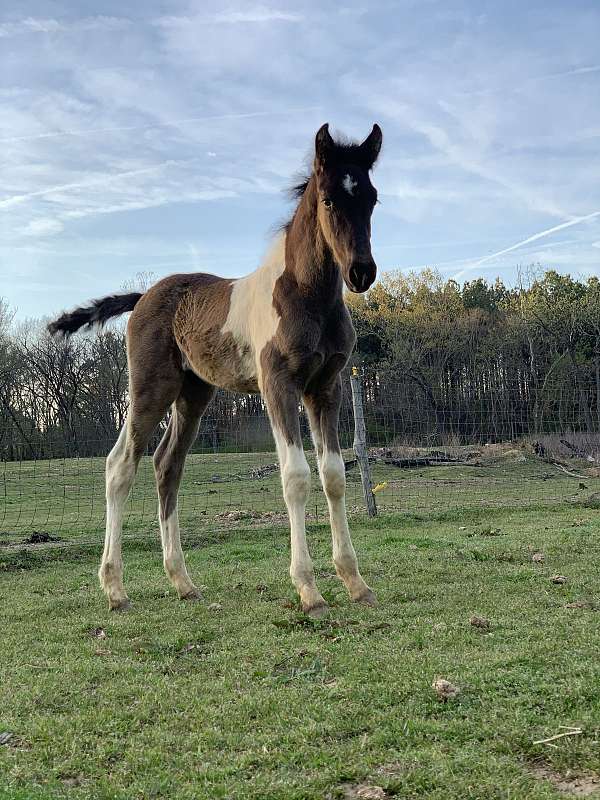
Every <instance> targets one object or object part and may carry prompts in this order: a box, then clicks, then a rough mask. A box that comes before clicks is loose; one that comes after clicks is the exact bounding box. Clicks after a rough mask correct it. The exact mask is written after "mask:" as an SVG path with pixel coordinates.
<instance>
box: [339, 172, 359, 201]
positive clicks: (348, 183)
mask: <svg viewBox="0 0 600 800" xmlns="http://www.w3.org/2000/svg"><path fill="white" fill-rule="evenodd" d="M342 185H343V187H344V189H345V190H346V191H347V192H348V194H349V195H351V196H352V195H354V190H355V189H356V187H357V186H358V184H357V182H356V181H355V180H354V179H353V177H352V175H350V174H347V175H345V176H344V180H343V183H342Z"/></svg>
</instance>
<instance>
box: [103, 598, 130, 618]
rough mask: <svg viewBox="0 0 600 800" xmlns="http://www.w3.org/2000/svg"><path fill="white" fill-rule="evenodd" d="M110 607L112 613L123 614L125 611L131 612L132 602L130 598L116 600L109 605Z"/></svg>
mask: <svg viewBox="0 0 600 800" xmlns="http://www.w3.org/2000/svg"><path fill="white" fill-rule="evenodd" d="M108 607H109V609H110V610H111V611H116V612H117V613H118V614H122V613H123V612H124V611H129V609H130V608H131V600H130V599H129V598H128V597H126V598H125V599H124V600H114V601H111V602H110V603H109V605H108Z"/></svg>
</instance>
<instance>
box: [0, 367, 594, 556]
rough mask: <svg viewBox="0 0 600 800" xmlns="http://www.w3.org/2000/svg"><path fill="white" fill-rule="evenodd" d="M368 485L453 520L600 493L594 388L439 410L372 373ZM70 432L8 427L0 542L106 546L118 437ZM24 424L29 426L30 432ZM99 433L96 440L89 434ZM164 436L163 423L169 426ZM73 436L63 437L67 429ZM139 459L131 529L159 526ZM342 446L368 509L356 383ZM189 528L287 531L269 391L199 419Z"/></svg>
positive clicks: (313, 507) (189, 470) (347, 404)
mask: <svg viewBox="0 0 600 800" xmlns="http://www.w3.org/2000/svg"><path fill="white" fill-rule="evenodd" d="M362 388H363V410H364V419H365V427H366V434H367V448H368V450H367V452H368V458H369V466H370V471H371V482H372V486H373V491H374V494H375V498H376V503H377V508H378V513H379V514H385V513H390V512H402V513H410V514H420V513H428V514H431V513H432V512H452V511H459V510H462V509H470V508H493V507H497V506H503V507H507V506H508V507H518V506H524V505H536V506H544V505H551V504H553V503H564V502H570V503H573V504H574V505H577V504H584V505H585V504H588V505H589V504H591V505H594V504H595V503H596V500H597V499H600V434H599V429H598V418H597V416H595V415H594V407H595V406H594V403H595V400H596V397H595V395H594V394H593V393H591V392H590V393H588V394H587V395H583V394H582V393H581V392H579V393H578V394H577V396H576V397H575V398H574V396H573V394H572V392H570V391H569V392H565V391H563V390H561V392H556V391H554V392H551V391H548V389H547V387H546V391H545V394H544V395H543V397H537V396H530V395H527V394H526V393H521V394H519V393H518V392H515V391H514V390H513V391H512V392H511V394H510V402H509V401H508V400H507V398H506V397H502V396H500V395H499V394H498V393H488V394H487V395H480V396H479V397H478V398H477V400H476V401H475V402H473V399H472V398H471V399H470V400H469V402H468V403H467V402H466V401H465V402H460V398H457V397H456V395H455V396H451V397H449V398H447V400H446V401H443V399H440V398H438V399H437V402H436V403H431V402H428V399H427V397H426V396H425V395H424V394H423V393H422V392H420V391H417V390H416V389H415V387H414V385H412V384H410V383H408V382H405V381H398V380H394V379H392V378H390V376H387V377H386V378H385V380H383V379H382V378H381V376H379V377H374V376H373V375H371V374H368V375H363V376H362ZM301 420H302V431H303V435H304V438H305V441H306V447H307V454H308V457H309V463H310V464H311V467H312V468H313V474H314V480H313V491H312V494H311V498H310V500H309V507H308V516H309V519H310V520H315V521H323V520H325V519H326V512H327V506H326V502H325V498H324V495H323V492H322V490H321V487H320V485H319V481H318V476H317V473H316V463H315V458H314V455H313V453H312V448H311V444H310V432H309V427H308V422H307V420H306V418H305V416H304V414H303V412H301ZM84 422H85V424H84V425H82V426H81V429H80V430H78V429H77V428H75V427H71V429H69V430H68V435H63V436H61V435H60V431H59V430H58V429H56V428H54V429H47V430H45V431H44V430H43V429H37V430H29V432H28V434H27V433H26V432H25V431H24V430H23V429H21V430H20V429H19V426H13V427H12V429H11V430H10V431H8V430H5V431H4V432H3V435H2V437H1V439H0V441H2V442H3V448H2V459H3V460H2V462H1V463H0V541H2V543H3V544H4V545H8V546H10V545H13V544H18V543H22V542H23V541H37V540H40V541H44V540H48V539H49V538H50V539H51V538H56V539H60V540H62V541H63V542H66V543H69V542H73V543H83V542H93V543H99V542H100V540H101V537H100V536H99V532H100V530H101V529H102V527H103V522H104V513H105V510H104V458H105V456H106V454H107V453H108V451H109V450H110V448H111V447H112V445H113V443H114V438H115V436H116V430H115V431H114V432H113V434H112V436H111V435H110V432H105V433H102V432H99V431H98V429H97V428H94V420H85V421H84ZM21 428H23V425H21ZM91 430H94V432H95V436H93V437H90V436H89V435H87V436H86V433H87V434H89V433H90V431H91ZM163 430H164V428H163ZM63 432H64V431H63ZM161 432H162V430H159V431H157V434H156V436H155V437H154V438H153V441H152V442H151V444H150V447H149V450H148V454H147V455H146V456H145V457H144V458H143V459H142V461H141V463H140V467H139V472H138V475H137V478H136V482H135V485H134V488H133V491H132V493H131V496H130V498H129V501H128V505H127V513H126V518H125V535H126V536H127V535H129V536H138V535H143V536H146V535H148V533H149V532H150V531H151V530H153V529H154V530H155V531H157V530H158V518H157V499H156V489H155V484H154V473H153V467H152V459H151V455H152V451H153V449H154V448H155V447H156V445H157V443H158V441H159V439H160V435H161ZM340 438H341V442H342V446H343V448H344V458H345V461H346V470H347V487H348V488H347V505H348V508H349V511H350V513H351V514H354V515H364V514H366V510H365V498H364V496H363V488H362V485H361V479H360V472H359V469H358V465H357V461H356V457H355V454H354V453H353V451H352V442H353V438H354V417H353V412H352V402H351V396H350V382H349V380H348V376H346V377H345V378H344V398H343V404H342V412H341V419H340ZM179 513H180V519H181V524H182V530H183V531H184V534H185V533H187V534H188V535H191V534H192V533H195V532H200V531H210V530H215V529H220V528H227V527H228V526H231V525H252V526H254V525H261V526H272V525H274V524H283V523H284V521H285V519H286V516H285V508H284V505H283V499H282V495H281V488H280V479H279V468H278V465H277V459H276V455H275V452H274V447H273V443H272V438H271V433H270V427H269V423H268V418H267V415H266V411H265V408H264V406H263V404H262V401H261V399H260V398H259V397H256V396H241V395H233V394H229V393H225V392H223V393H220V394H219V395H218V396H217V398H216V400H215V402H214V403H213V405H212V406H211V407H210V409H209V410H208V411H207V413H206V415H205V417H204V418H203V420H202V423H201V427H200V431H199V434H198V437H197V439H196V442H195V443H194V446H193V447H192V450H191V452H190V455H189V456H188V460H187V464H186V471H185V475H184V479H183V482H182V486H181V490H180V500H179Z"/></svg>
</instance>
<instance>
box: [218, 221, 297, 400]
mask: <svg viewBox="0 0 600 800" xmlns="http://www.w3.org/2000/svg"><path fill="white" fill-rule="evenodd" d="M284 269H285V235H284V234H281V236H279V237H278V238H277V240H276V241H275V243H274V244H273V247H272V248H271V250H270V252H269V253H268V254H267V257H266V258H265V261H264V263H263V264H262V266H260V267H259V268H258V269H257V270H256V271H255V272H252V273H251V274H250V275H248V276H247V277H245V278H240V279H239V280H237V281H235V282H234V283H233V288H232V291H231V299H230V303H229V313H228V314H227V319H226V320H225V324H224V325H223V327H222V329H221V332H222V333H224V334H225V333H231V334H232V335H233V337H234V339H235V341H236V343H237V346H238V352H239V354H240V357H241V359H242V373H243V375H242V377H243V378H244V380H252V379H254V378H256V379H257V381H258V385H259V388H262V374H261V366H260V354H261V352H262V350H263V348H264V346H265V345H266V344H267V343H268V342H270V341H271V339H272V338H273V336H275V333H276V331H277V326H278V325H279V320H280V317H279V314H278V313H277V312H276V310H275V308H274V306H273V289H274V286H275V283H276V281H277V279H278V278H279V277H280V276H281V275H282V273H283V271H284Z"/></svg>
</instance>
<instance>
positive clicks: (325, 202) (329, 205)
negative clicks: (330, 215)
mask: <svg viewBox="0 0 600 800" xmlns="http://www.w3.org/2000/svg"><path fill="white" fill-rule="evenodd" d="M323 205H324V206H325V208H332V206H333V200H330V199H329V198H328V197H326V198H325V199H324V200H323Z"/></svg>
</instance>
